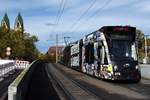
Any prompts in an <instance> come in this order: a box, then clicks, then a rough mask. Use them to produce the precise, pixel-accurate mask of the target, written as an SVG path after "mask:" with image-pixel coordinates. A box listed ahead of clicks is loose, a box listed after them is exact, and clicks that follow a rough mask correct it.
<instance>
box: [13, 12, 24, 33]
mask: <svg viewBox="0 0 150 100" xmlns="http://www.w3.org/2000/svg"><path fill="white" fill-rule="evenodd" d="M14 30H15V31H19V32H21V33H23V31H24V25H23V19H22V16H21V14H20V13H18V16H17V17H16V20H15V25H14Z"/></svg>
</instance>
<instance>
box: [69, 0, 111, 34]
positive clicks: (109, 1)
mask: <svg viewBox="0 0 150 100" xmlns="http://www.w3.org/2000/svg"><path fill="white" fill-rule="evenodd" d="M111 2H112V0H108V1H106V2H105V3H104V4H103V5H102V6H101V7H99V8H98V9H97V10H96V11H95V12H94V13H93V14H92V15H90V16H89V17H88V18H87V19H85V20H84V22H83V23H81V24H80V25H78V27H76V28H75V29H77V28H79V26H80V27H81V26H84V24H86V23H87V22H88V21H89V20H90V19H92V18H93V17H94V16H95V15H96V14H98V13H100V12H102V10H103V9H104V8H105V7H107V5H108V4H110V3H111ZM75 29H74V30H73V31H72V33H73V32H74V31H75Z"/></svg>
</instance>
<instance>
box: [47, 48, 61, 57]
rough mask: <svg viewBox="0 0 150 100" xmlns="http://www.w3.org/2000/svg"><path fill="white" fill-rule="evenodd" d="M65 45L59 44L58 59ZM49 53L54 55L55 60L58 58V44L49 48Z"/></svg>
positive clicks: (51, 55)
mask: <svg viewBox="0 0 150 100" xmlns="http://www.w3.org/2000/svg"><path fill="white" fill-rule="evenodd" d="M63 48H64V46H58V47H57V50H58V59H59V58H60V57H61V54H62V51H63ZM47 54H48V55H49V56H50V57H52V58H53V59H54V60H55V59H56V46H52V47H50V48H49V49H48V51H47Z"/></svg>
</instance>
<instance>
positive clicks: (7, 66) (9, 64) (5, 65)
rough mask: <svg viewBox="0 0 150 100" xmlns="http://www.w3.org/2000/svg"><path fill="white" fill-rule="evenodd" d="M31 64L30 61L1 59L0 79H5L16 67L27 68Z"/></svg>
mask: <svg viewBox="0 0 150 100" xmlns="http://www.w3.org/2000/svg"><path fill="white" fill-rule="evenodd" d="M28 65H29V62H28V61H19V60H0V80H3V79H4V78H5V77H7V76H8V75H9V74H12V73H13V72H14V71H15V70H16V69H25V68H27V67H28Z"/></svg>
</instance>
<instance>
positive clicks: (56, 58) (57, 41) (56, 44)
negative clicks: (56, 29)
mask: <svg viewBox="0 0 150 100" xmlns="http://www.w3.org/2000/svg"><path fill="white" fill-rule="evenodd" d="M57 62H58V34H56V63H57Z"/></svg>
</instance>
